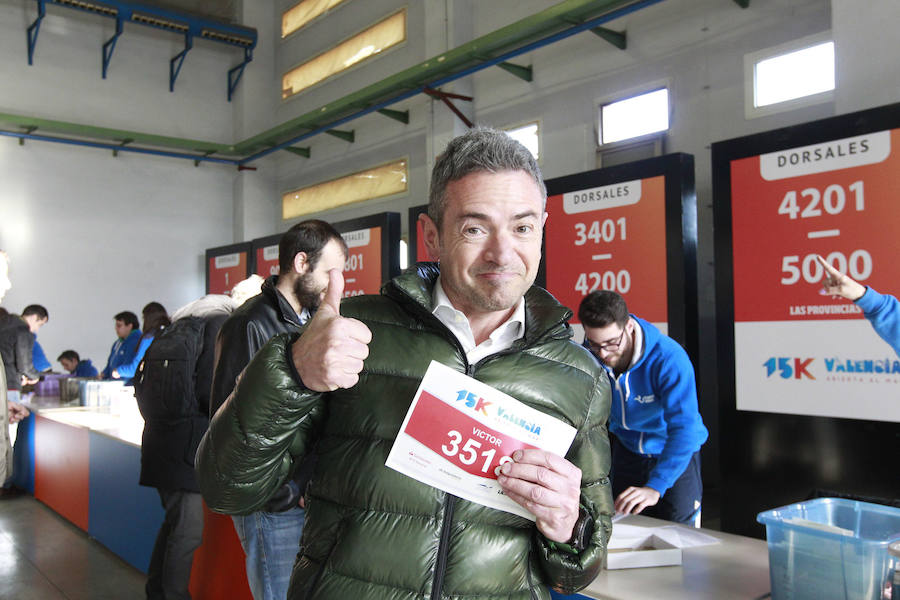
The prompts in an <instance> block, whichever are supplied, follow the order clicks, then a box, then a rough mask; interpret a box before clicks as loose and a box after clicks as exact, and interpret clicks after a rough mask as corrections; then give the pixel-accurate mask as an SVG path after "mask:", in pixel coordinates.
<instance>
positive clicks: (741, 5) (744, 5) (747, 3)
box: [734, 0, 750, 8]
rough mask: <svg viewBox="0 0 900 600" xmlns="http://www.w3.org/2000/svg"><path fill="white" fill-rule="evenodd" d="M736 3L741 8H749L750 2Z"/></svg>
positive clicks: (737, 1)
mask: <svg viewBox="0 0 900 600" xmlns="http://www.w3.org/2000/svg"><path fill="white" fill-rule="evenodd" d="M734 3H735V4H737V5H738V6H740V7H741V8H749V7H750V0H734Z"/></svg>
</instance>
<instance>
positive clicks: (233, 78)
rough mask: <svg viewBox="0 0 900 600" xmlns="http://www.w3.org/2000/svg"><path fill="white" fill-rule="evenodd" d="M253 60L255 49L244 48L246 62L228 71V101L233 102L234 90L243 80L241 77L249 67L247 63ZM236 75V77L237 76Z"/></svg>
mask: <svg viewBox="0 0 900 600" xmlns="http://www.w3.org/2000/svg"><path fill="white" fill-rule="evenodd" d="M251 60H253V48H244V62H242V63H241V64H239V65H238V66H236V67H232V68H230V69H229V70H228V101H229V102H231V97H232V96H233V95H234V90H235V88H236V87H237V84H238V81H240V80H241V75H243V74H244V67H245V66H247V63H248V62H250V61H251ZM235 73H236V75H235Z"/></svg>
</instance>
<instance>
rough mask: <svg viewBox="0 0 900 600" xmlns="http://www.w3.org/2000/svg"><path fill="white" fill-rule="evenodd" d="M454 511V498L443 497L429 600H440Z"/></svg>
mask: <svg viewBox="0 0 900 600" xmlns="http://www.w3.org/2000/svg"><path fill="white" fill-rule="evenodd" d="M455 509H456V496H454V495H453V494H447V495H446V496H445V497H444V523H443V525H441V540H440V542H439V543H438V555H437V562H436V563H435V565H434V583H432V584H431V600H440V598H441V588H443V587H444V574H445V572H446V571H447V557H448V556H449V554H450V528H451V527H452V526H453V523H452V521H453V512H454V510H455Z"/></svg>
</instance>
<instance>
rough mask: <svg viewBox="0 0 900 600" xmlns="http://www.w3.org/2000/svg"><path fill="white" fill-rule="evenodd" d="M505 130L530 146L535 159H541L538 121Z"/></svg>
mask: <svg viewBox="0 0 900 600" xmlns="http://www.w3.org/2000/svg"><path fill="white" fill-rule="evenodd" d="M504 131H505V132H506V135H508V136H509V137H511V138H512V139H514V140H516V141H517V142H519V143H520V144H522V145H523V146H525V147H526V148H528V151H529V152H531V155H532V156H534V160H539V159H540V152H541V144H540V125H539V123H538V122H537V121H535V122H533V123H528V124H527V125H522V126H520V127H511V128H510V129H504Z"/></svg>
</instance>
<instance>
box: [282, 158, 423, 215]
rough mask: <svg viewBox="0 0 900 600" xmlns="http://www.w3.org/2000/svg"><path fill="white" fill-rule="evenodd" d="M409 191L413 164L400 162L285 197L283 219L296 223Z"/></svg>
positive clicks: (293, 191)
mask: <svg viewBox="0 0 900 600" xmlns="http://www.w3.org/2000/svg"><path fill="white" fill-rule="evenodd" d="M408 189H409V163H408V161H407V160H406V159H400V160H396V161H394V162H391V163H388V164H385V165H380V166H377V167H374V168H371V169H366V170H365V171H359V172H357V173H352V174H350V175H345V176H343V177H338V178H337V179H332V180H331V181H326V182H323V183H318V184H315V185H311V186H307V187H304V188H300V189H296V190H291V191H289V192H286V193H284V194H282V196H281V218H282V219H285V220H287V219H292V218H294V217H299V216H301V215H307V214H312V213H318V212H322V211H326V210H330V209H332V208H338V207H340V206H346V205H347V204H353V203H355V202H364V201H366V200H372V199H374V198H383V197H385V196H391V195H393V194H400V193H402V192H405V191H407V190H408Z"/></svg>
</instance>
